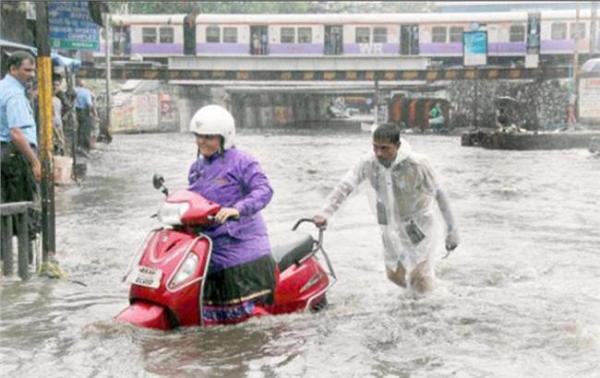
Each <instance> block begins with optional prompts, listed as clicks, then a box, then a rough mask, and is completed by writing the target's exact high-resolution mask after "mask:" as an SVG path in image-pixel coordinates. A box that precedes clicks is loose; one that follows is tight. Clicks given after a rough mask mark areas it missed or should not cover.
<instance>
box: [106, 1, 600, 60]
mask: <svg viewBox="0 0 600 378" xmlns="http://www.w3.org/2000/svg"><path fill="white" fill-rule="evenodd" d="M537 15H538V19H537V20H538V21H536V22H538V23H539V25H536V26H535V27H536V28H537V30H536V31H534V33H539V37H538V41H539V56H540V61H546V62H547V61H551V62H556V63H568V62H570V61H571V59H572V55H573V54H574V51H576V50H577V51H578V53H579V54H581V55H583V56H584V57H585V56H586V55H587V56H591V55H593V54H592V53H594V52H595V51H596V47H597V46H598V42H599V41H598V36H599V33H598V30H600V25H598V24H596V25H593V24H592V14H591V11H590V10H589V9H585V10H582V11H581V12H580V15H579V18H578V19H576V17H577V16H576V12H575V10H573V11H565V10H561V11H541V12H539V13H537ZM530 16H531V13H528V12H493V13H396V14H287V15H286V14H200V15H193V14H192V15H185V14H172V15H166V14H163V15H112V17H111V25H112V43H111V47H112V50H111V51H112V54H113V56H115V57H117V58H121V57H122V58H131V57H135V56H137V57H138V58H139V56H142V57H143V59H147V60H153V59H154V60H159V61H160V60H161V59H162V60H164V61H166V60H167V58H169V57H172V56H186V55H189V56H198V57H207V56H215V57H218V56H230V57H244V56H259V57H260V56H262V57H269V56H274V57H282V56H283V57H295V56H297V57H339V58H344V57H357V56H382V57H395V56H397V57H424V58H429V59H430V61H431V62H435V63H439V64H461V62H462V56H463V42H462V39H463V32H465V31H472V30H485V31H487V35H488V64H494V63H498V64H507V63H508V64H519V62H523V60H524V56H525V55H526V53H527V47H528V46H527V38H528V34H529V33H531V30H532V27H531V25H530V24H529V23H530V22H531V21H529V22H528V19H529V20H530V18H531V17H530ZM593 22H594V23H598V21H596V20H593ZM593 26H596V27H593ZM592 34H594V35H593V36H592ZM590 38H591V39H592V41H593V43H592V44H591V43H590ZM576 41H577V46H575V45H576ZM104 43H105V41H102V45H103V44H104ZM590 49H592V51H590ZM103 53H104V48H102V49H101V50H100V51H99V52H97V53H96V55H97V56H101V55H102V54H103Z"/></svg>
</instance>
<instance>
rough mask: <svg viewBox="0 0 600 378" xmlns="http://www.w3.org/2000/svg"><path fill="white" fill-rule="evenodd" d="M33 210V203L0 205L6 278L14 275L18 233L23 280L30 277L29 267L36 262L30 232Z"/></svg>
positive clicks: (3, 271)
mask: <svg viewBox="0 0 600 378" xmlns="http://www.w3.org/2000/svg"><path fill="white" fill-rule="evenodd" d="M33 208H34V204H33V202H11V203H3V204H0V251H1V255H0V256H1V258H2V273H3V274H4V275H5V276H9V275H12V274H13V273H14V254H13V235H14V234H15V231H16V236H17V245H18V248H17V250H18V258H17V264H18V273H19V277H21V279H23V280H26V279H28V278H29V277H30V271H29V265H30V264H33V262H34V258H33V257H34V254H33V246H32V241H31V238H30V230H29V224H30V222H29V209H33Z"/></svg>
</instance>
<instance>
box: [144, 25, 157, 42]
mask: <svg viewBox="0 0 600 378" xmlns="http://www.w3.org/2000/svg"><path fill="white" fill-rule="evenodd" d="M142 43H156V28H142Z"/></svg>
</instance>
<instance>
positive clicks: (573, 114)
mask: <svg viewBox="0 0 600 378" xmlns="http://www.w3.org/2000/svg"><path fill="white" fill-rule="evenodd" d="M575 25H576V26H575V27H576V29H575V33H573V39H574V42H575V47H574V49H573V50H574V51H573V82H572V85H573V87H572V90H571V96H570V98H569V113H570V114H569V115H568V116H569V119H568V123H570V124H574V123H576V122H577V100H578V97H579V96H578V94H579V88H578V87H579V80H578V73H579V47H578V44H579V32H580V29H579V2H576V3H575Z"/></svg>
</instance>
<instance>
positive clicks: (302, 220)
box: [292, 218, 325, 248]
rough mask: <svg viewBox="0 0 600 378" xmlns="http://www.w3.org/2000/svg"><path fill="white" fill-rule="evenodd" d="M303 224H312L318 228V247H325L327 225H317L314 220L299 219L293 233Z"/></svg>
mask: <svg viewBox="0 0 600 378" xmlns="http://www.w3.org/2000/svg"><path fill="white" fill-rule="evenodd" d="M302 223H312V224H314V225H315V227H316V228H318V229H319V240H318V241H317V243H318V247H319V248H320V247H321V246H322V245H323V231H325V225H321V226H319V225H317V223H316V222H315V221H314V220H313V219H312V218H300V219H298V221H297V222H296V224H295V225H294V227H292V231H296V229H297V228H298V226H300V225H301V224H302Z"/></svg>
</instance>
